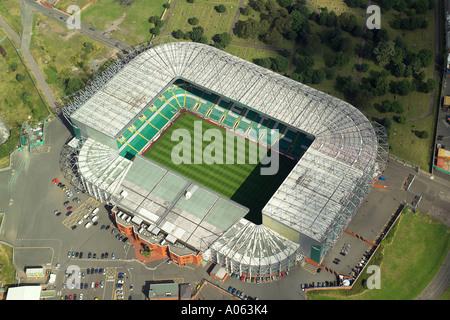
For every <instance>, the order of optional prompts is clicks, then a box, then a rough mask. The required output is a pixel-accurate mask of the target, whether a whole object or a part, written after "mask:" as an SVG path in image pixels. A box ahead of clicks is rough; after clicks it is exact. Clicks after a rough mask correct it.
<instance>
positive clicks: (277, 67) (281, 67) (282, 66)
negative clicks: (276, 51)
mask: <svg viewBox="0 0 450 320" xmlns="http://www.w3.org/2000/svg"><path fill="white" fill-rule="evenodd" d="M271 60H272V70H273V71H276V72H285V71H286V70H287V68H288V67H289V61H288V60H287V59H286V58H284V57H282V56H277V57H276V58H272V59H271Z"/></svg>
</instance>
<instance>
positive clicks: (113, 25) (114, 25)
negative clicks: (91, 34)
mask: <svg viewBox="0 0 450 320" xmlns="http://www.w3.org/2000/svg"><path fill="white" fill-rule="evenodd" d="M126 16H127V14H126V13H125V12H124V13H123V14H122V16H121V17H120V18H119V19H116V20H114V21H113V22H112V23H111V25H110V26H109V27H108V28H106V30H105V32H106V33H108V34H109V33H110V32H113V31H116V30H117V29H118V28H119V25H120V24H121V23H122V21H123V20H124V19H125V17H126Z"/></svg>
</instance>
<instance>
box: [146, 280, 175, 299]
mask: <svg viewBox="0 0 450 320" xmlns="http://www.w3.org/2000/svg"><path fill="white" fill-rule="evenodd" d="M148 298H149V299H150V300H178V283H152V284H150V290H149V292H148Z"/></svg>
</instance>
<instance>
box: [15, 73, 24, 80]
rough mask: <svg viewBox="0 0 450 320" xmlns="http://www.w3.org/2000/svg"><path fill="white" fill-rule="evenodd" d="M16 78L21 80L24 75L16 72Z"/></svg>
mask: <svg viewBox="0 0 450 320" xmlns="http://www.w3.org/2000/svg"><path fill="white" fill-rule="evenodd" d="M16 80H17V81H19V82H22V81H23V80H25V76H24V75H23V74H21V73H18V74H16Z"/></svg>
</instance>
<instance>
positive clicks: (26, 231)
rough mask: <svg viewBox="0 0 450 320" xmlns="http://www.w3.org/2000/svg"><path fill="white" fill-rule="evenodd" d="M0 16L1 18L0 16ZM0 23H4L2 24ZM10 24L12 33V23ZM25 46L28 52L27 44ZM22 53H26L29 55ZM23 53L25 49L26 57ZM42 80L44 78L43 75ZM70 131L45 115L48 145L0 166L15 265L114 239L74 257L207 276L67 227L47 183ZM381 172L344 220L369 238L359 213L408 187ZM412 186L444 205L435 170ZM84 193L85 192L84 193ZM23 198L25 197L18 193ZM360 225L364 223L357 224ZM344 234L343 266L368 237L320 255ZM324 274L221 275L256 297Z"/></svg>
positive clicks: (156, 276) (144, 271) (143, 270)
mask: <svg viewBox="0 0 450 320" xmlns="http://www.w3.org/2000/svg"><path fill="white" fill-rule="evenodd" d="M0 24H2V25H3V24H4V21H3V19H1V17H0ZM8 27H9V26H8ZM5 29H7V28H6V27H5ZM8 32H9V33H10V32H11V31H8ZM10 35H11V37H12V38H13V40H14V42H16V44H20V43H21V40H20V38H19V37H18V35H17V34H12V33H10ZM25 51H26V52H28V50H24V52H25ZM28 54H29V52H28ZM24 56H25V54H24ZM28 58H31V59H32V57H31V55H29V57H28ZM28 58H27V56H25V59H27V61H28ZM35 68H37V69H36V70H35V69H33V70H32V72H33V73H34V72H35V71H36V72H40V70H39V68H38V67H37V65H36V66H35ZM35 75H36V74H35ZM43 81H44V83H45V80H43ZM38 82H39V80H38ZM39 85H41V83H39ZM69 137H70V133H69V132H68V130H67V128H66V127H65V126H64V125H63V124H62V123H61V122H60V121H51V122H50V123H49V124H48V125H47V127H46V142H45V145H46V147H48V150H49V152H48V153H38V154H36V153H32V154H29V153H27V151H25V150H23V151H20V152H18V153H16V155H15V156H14V161H13V165H12V170H11V171H6V172H2V173H0V191H1V192H0V211H5V212H6V217H5V220H4V224H5V225H4V228H3V229H2V234H0V238H1V239H2V240H5V241H7V242H8V243H11V244H12V245H14V246H15V248H16V251H15V254H16V256H15V258H16V267H17V268H18V270H23V267H24V266H26V265H36V264H42V265H47V264H48V265H50V266H54V265H55V263H61V264H62V267H67V266H68V265H69V264H71V263H72V262H73V259H71V258H67V257H66V253H67V251H72V250H84V252H87V251H89V250H92V248H94V249H95V250H100V249H101V250H107V248H108V250H111V248H112V246H113V247H114V248H115V249H114V250H116V251H115V252H116V253H117V256H118V258H120V259H118V260H116V261H112V260H108V261H104V263H103V261H102V262H97V261H95V262H91V261H86V259H81V260H80V261H78V260H77V262H79V264H80V266H81V267H83V268H87V267H89V266H92V265H93V264H95V266H96V265H97V264H98V265H100V263H102V264H103V265H104V264H105V263H106V264H107V266H108V268H111V269H114V270H116V268H124V269H127V270H129V277H130V278H132V279H133V282H135V283H139V284H140V285H142V287H143V288H144V287H146V284H147V283H148V281H149V280H162V279H182V281H185V282H190V283H197V282H198V281H199V280H200V279H201V278H208V275H207V274H206V269H207V267H204V266H203V267H199V268H195V269H190V268H181V267H178V266H174V265H173V264H172V265H170V266H169V265H165V264H161V262H157V263H154V264H152V265H143V264H141V263H138V262H136V261H135V260H134V259H133V254H134V253H133V250H129V248H126V246H124V247H123V248H122V244H121V243H120V242H117V241H116V240H111V239H110V238H111V235H108V234H107V233H105V232H103V231H99V230H96V229H90V230H84V229H83V228H80V230H75V231H71V230H69V229H68V228H67V227H66V226H64V224H62V223H61V221H62V220H63V219H64V218H65V217H59V218H61V219H59V218H57V217H55V216H54V215H53V210H54V209H55V208H56V207H57V206H60V205H61V203H62V201H63V200H65V199H64V198H65V197H64V194H63V193H61V192H59V191H60V190H58V189H57V187H55V186H54V185H53V184H51V182H50V180H51V178H53V177H55V176H58V177H61V172H60V169H59V154H60V151H61V148H62V146H63V144H64V143H65V142H66V140H67V139H68V138H69ZM386 172H387V173H389V172H390V173H389V174H390V176H391V179H390V181H392V182H393V183H394V182H395V184H396V185H395V188H392V189H391V190H392V191H390V192H389V196H386V194H385V192H384V191H383V190H375V189H374V190H372V192H371V193H370V194H369V197H368V198H367V200H368V201H366V202H365V204H363V205H362V206H361V209H360V210H359V214H357V215H356V216H355V218H354V219H353V221H352V223H351V224H350V225H349V227H348V229H351V231H355V232H357V233H358V234H361V235H363V236H364V237H366V238H368V239H370V240H372V239H373V238H372V237H374V236H376V232H377V229H378V228H377V226H376V225H375V224H370V225H369V224H367V223H365V222H367V220H366V221H365V220H364V219H366V217H367V216H370V215H369V214H368V212H369V211H370V210H373V211H374V212H377V214H378V216H377V217H376V218H377V221H375V222H376V223H377V224H379V225H381V226H382V224H383V219H382V217H381V215H380V211H381V209H383V208H384V209H385V206H384V205H381V204H382V203H386V201H389V205H390V206H391V207H392V208H395V207H396V206H397V205H398V203H399V202H401V201H402V200H403V199H402V198H403V196H405V194H406V193H405V192H404V191H402V190H401V189H400V187H399V186H400V185H401V183H402V181H403V179H404V177H405V176H406V175H407V173H408V169H406V168H404V167H403V166H398V165H396V164H394V163H389V164H388V166H387V170H386ZM392 187H394V186H392ZM55 188H56V189H55ZM412 188H413V190H414V191H415V192H418V193H421V194H423V195H424V200H423V201H422V202H421V203H420V206H419V209H421V210H422V209H426V208H428V207H429V208H432V207H433V206H434V207H435V206H442V208H444V209H445V208H446V207H448V203H449V198H448V190H449V185H448V183H447V181H445V180H441V179H439V178H435V179H434V180H432V179H430V177H429V176H426V175H421V176H420V177H419V178H417V179H416V180H415V182H414V183H413V184H412ZM55 190H57V191H55ZM445 192H447V194H445ZM84 197H85V198H86V196H85V195H84ZM387 198H389V199H387ZM23 199H26V200H25V201H24V200H23ZM42 199H45V201H42ZM83 200H85V199H83ZM371 200H372V201H371ZM392 208H389V210H388V211H387V214H389V213H390V210H391V209H392ZM102 211H103V210H102ZM49 215H50V216H49ZM372 216H375V215H372ZM58 219H59V220H58ZM101 219H103V221H102V223H107V222H108V220H107V219H108V216H107V214H106V212H103V216H102V218H101ZM60 220H61V221H60ZM364 221H365V222H364ZM363 227H364V228H366V229H367V230H364V232H360V230H361V231H362V229H361V228H363ZM97 229H98V228H97ZM74 232H76V233H74ZM112 239H113V238H112ZM344 241H354V243H355V244H354V245H352V254H351V255H349V256H348V258H349V259H351V260H352V261H350V260H349V261H348V263H349V267H350V266H351V265H352V263H354V262H355V261H357V260H358V259H359V258H360V257H361V254H362V253H363V252H364V250H366V247H367V245H366V244H365V243H364V242H361V241H359V240H356V238H348V237H347V238H346V236H345V235H344V236H343V237H342V239H340V240H339V243H338V244H337V245H336V247H335V249H334V250H333V252H330V253H329V254H328V257H327V258H325V261H324V263H329V266H333V265H332V264H331V259H332V258H333V257H334V256H335V255H337V253H338V251H339V250H340V247H341V243H340V242H344ZM358 241H359V242H358ZM328 260H329V261H328ZM353 260H355V261H353ZM333 267H334V266H333ZM341 267H342V268H343V270H342V271H346V270H345V268H346V266H344V265H341ZM130 271H131V272H130ZM449 274H450V273H449V258H448V257H447V259H446V260H445V262H444V264H443V267H442V268H441V270H440V271H439V272H438V274H437V275H436V277H435V279H434V280H433V281H432V282H431V283H430V285H429V286H428V287H427V289H425V291H424V292H423V293H422V294H421V295H420V296H419V298H420V299H436V298H438V297H439V296H440V294H441V292H443V290H445V288H447V287H448V275H449ZM63 279H64V278H63V274H62V273H61V272H60V273H59V275H58V277H57V283H58V285H61V284H62V282H63ZM326 280H333V276H332V275H331V274H329V273H327V272H324V271H322V272H321V273H320V274H315V275H313V274H310V273H309V272H307V271H306V270H304V269H302V268H300V267H296V268H293V269H292V270H291V274H290V275H289V276H288V277H285V278H282V279H281V280H279V281H275V282H271V283H267V284H261V285H253V284H248V283H242V282H240V281H239V280H238V279H235V278H231V279H230V280H229V281H227V286H228V285H232V286H234V287H236V288H237V289H241V290H242V291H245V292H246V293H247V294H250V295H253V296H259V297H260V298H262V299H295V300H299V299H305V298H306V296H305V294H304V293H303V292H302V291H301V290H300V289H299V284H300V283H301V282H311V281H326ZM180 281H181V280H180ZM105 292H106V293H107V294H105ZM109 292H112V288H111V284H110V283H108V284H107V286H106V288H105V291H104V295H103V296H102V297H103V298H105V299H108V298H112V295H111V294H110V293H109ZM143 294H145V293H143V292H142V291H137V292H136V293H134V295H135V297H136V298H143Z"/></svg>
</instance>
